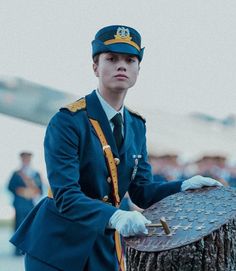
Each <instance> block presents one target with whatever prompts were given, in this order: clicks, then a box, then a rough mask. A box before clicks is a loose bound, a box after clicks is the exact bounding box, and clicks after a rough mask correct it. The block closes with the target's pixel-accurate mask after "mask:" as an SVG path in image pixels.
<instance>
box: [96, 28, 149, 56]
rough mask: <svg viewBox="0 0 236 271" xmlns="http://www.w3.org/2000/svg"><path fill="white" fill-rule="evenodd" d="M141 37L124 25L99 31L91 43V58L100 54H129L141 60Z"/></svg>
mask: <svg viewBox="0 0 236 271" xmlns="http://www.w3.org/2000/svg"><path fill="white" fill-rule="evenodd" d="M143 51H144V48H141V36H140V34H139V33H138V32H137V31H136V30H135V29H134V28H131V27H129V26H124V25H111V26H106V27H104V28H102V29H100V30H99V31H98V32H97V34H96V35H95V39H94V40H93V41H92V57H94V56H95V55H97V54H100V53H106V52H114V53H123V54H131V55H135V56H137V57H138V59H139V61H141V60H142V58H143Z"/></svg>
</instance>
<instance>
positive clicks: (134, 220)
mask: <svg viewBox="0 0 236 271" xmlns="http://www.w3.org/2000/svg"><path fill="white" fill-rule="evenodd" d="M150 223H151V221H150V220H148V219H146V217H145V216H143V215H142V214H141V213H140V212H138V211H122V210H117V211H116V212H115V213H114V214H113V215H112V216H111V218H110V220H109V227H110V228H113V229H116V230H117V231H118V232H119V233H120V234H121V235H122V236H124V237H128V236H134V235H138V234H147V233H148V230H147V228H146V226H145V225H146V224H150Z"/></svg>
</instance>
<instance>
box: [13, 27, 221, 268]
mask: <svg viewBox="0 0 236 271" xmlns="http://www.w3.org/2000/svg"><path fill="white" fill-rule="evenodd" d="M143 51H144V49H143V48H142V47H141V37H140V34H139V33H138V32H137V31H136V30H135V29H133V28H131V27H128V26H123V25H113V26H107V27H104V28H103V29H101V30H99V31H98V32H97V34H96V36H95V39H94V40H93V42H92V57H93V61H94V63H93V70H94V73H95V76H96V77H97V78H98V88H97V89H96V90H94V91H92V92H91V93H90V94H88V95H87V96H85V97H84V98H81V99H79V100H78V101H76V102H74V103H72V104H70V105H68V106H66V107H64V108H61V109H60V111H59V112H58V113H57V114H56V115H55V116H54V117H53V118H52V119H51V121H50V123H49V125H48V128H47V132H46V136H45V142H44V147H45V160H46V165H47V174H48V179H49V183H50V186H51V192H50V193H49V196H48V197H47V198H45V199H43V200H42V201H41V202H40V203H39V204H38V205H37V206H36V207H35V208H34V210H33V211H32V212H31V214H30V215H29V216H28V217H27V219H26V220H25V221H24V223H23V224H22V225H21V227H20V229H18V231H17V233H16V234H15V235H14V236H13V237H12V239H11V242H12V243H14V244H15V245H16V246H18V247H19V248H20V249H22V250H23V251H24V252H26V260H25V266H26V270H27V271H39V270H40V271H42V270H44V271H47V270H65V271H81V270H89V271H93V270H94V271H100V270H101V271H106V270H107V271H111V270H112V271H117V270H124V265H123V260H122V253H121V251H120V242H119V235H118V234H117V232H119V233H120V234H121V235H122V236H132V235H136V234H147V233H148V230H147V228H146V224H148V223H150V222H151V221H149V220H147V219H146V218H145V217H144V216H143V215H142V214H141V213H139V212H137V211H125V210H120V209H119V203H120V200H121V199H122V198H123V196H124V195H125V193H126V192H127V191H128V192H129V195H130V198H131V200H132V201H133V202H134V203H135V204H136V205H138V206H139V207H141V208H147V207H149V206H150V205H152V204H153V203H155V202H157V201H159V200H161V199H162V198H164V197H166V196H168V195H171V194H173V193H176V192H179V191H180V190H181V188H182V189H183V190H185V189H188V188H191V187H192V186H194V188H195V187H196V180H194V181H191V180H189V181H188V182H187V181H186V182H184V183H186V184H185V186H184V187H183V184H184V183H183V184H182V182H170V183H166V184H163V185H157V184H155V183H154V182H152V173H151V168H150V165H149V163H148V161H147V151H146V136H145V132H146V127H145V120H144V119H143V118H142V117H141V116H140V115H138V114H137V113H135V112H133V111H131V110H129V109H128V108H126V107H125V106H124V100H125V96H126V94H127V91H128V89H129V88H131V87H132V86H133V85H134V84H135V82H136V79H137V77H138V74H139V69H140V62H141V60H142V58H143ZM145 91H147V93H148V90H145ZM198 180H199V182H198V187H199V185H200V186H201V185H202V183H203V181H202V179H201V178H200V179H199V178H198ZM204 183H207V184H209V185H214V184H216V182H215V181H214V180H208V182H207V180H205V182H204ZM115 230H117V231H115Z"/></svg>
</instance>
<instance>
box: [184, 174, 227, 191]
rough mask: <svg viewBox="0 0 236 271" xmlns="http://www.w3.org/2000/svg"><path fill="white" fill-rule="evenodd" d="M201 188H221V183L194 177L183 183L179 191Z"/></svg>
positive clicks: (197, 176)
mask: <svg viewBox="0 0 236 271" xmlns="http://www.w3.org/2000/svg"><path fill="white" fill-rule="evenodd" d="M203 186H223V185H222V183H220V182H218V181H217V180H215V179H212V178H209V177H203V176H200V175H196V176H194V177H192V178H190V179H187V180H186V181H184V182H183V183H182V185H181V190H182V191H185V190H188V189H197V188H201V187H203Z"/></svg>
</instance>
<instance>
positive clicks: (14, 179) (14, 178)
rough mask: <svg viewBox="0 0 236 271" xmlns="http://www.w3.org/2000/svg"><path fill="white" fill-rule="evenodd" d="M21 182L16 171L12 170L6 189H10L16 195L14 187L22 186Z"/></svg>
mask: <svg viewBox="0 0 236 271" xmlns="http://www.w3.org/2000/svg"><path fill="white" fill-rule="evenodd" d="M22 186H23V185H22V183H21V182H20V180H19V177H18V176H17V174H16V172H14V173H13V174H12V176H11V178H10V180H9V183H8V190H9V191H11V192H12V193H13V194H14V195H16V189H17V188H19V187H22Z"/></svg>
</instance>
